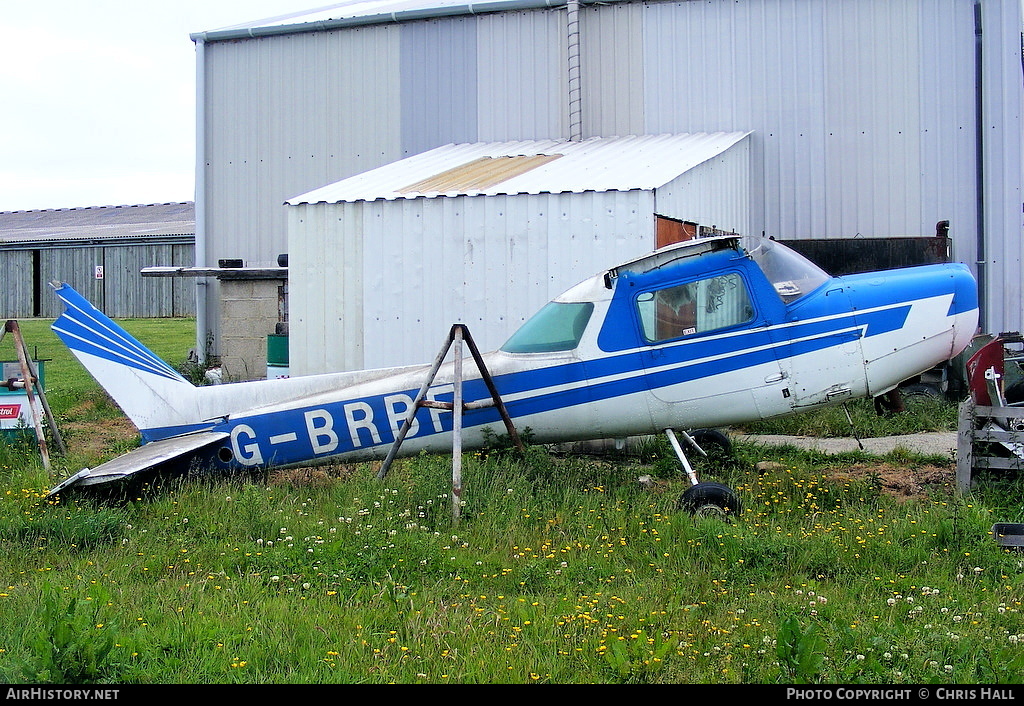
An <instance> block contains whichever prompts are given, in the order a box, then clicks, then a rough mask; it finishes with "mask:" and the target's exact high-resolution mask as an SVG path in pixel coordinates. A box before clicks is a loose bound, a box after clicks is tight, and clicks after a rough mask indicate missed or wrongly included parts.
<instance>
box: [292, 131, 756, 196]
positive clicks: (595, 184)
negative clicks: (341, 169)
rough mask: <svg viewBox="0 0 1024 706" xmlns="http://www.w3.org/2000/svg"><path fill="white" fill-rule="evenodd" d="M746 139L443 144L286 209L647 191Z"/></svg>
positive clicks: (740, 135) (736, 135)
mask: <svg viewBox="0 0 1024 706" xmlns="http://www.w3.org/2000/svg"><path fill="white" fill-rule="evenodd" d="M749 134H750V133H749V132H714V133H690V134H679V135H640V136H630V137H612V138H603V137H595V138H591V139H587V140H581V141H569V140H529V141H516V142H498V143H486V142H481V143H473V144H450V145H445V146H443V147H438V148H436V149H433V150H429V151H427V152H423V153H421V154H418V155H415V156H413V157H408V158H406V159H402V160H399V161H397V162H392V163H391V164H387V165H384V166H382V167H378V168H377V169H373V170H370V171H368V172H364V173H362V174H357V175H356V176H352V177H349V178H348V179H344V180H342V181H339V182H336V183H334V184H330V185H328V186H324V187H322V188H319V189H315V190H314V191H310V192H308V193H306V194H302V195H300V196H296V197H294V198H292V199H289V200H288V201H287V204H288V205H291V206H296V205H300V204H309V203H343V202H355V201H376V200H381V199H383V200H395V199H414V198H436V197H441V196H492V195H498V194H507V195H510V194H540V193H582V192H587V191H634V190H652V189H657V188H658V187H661V186H664V185H665V184H667V183H669V182H670V181H672V180H673V179H675V178H677V177H679V176H680V175H682V174H684V173H685V172H687V171H689V170H691V169H693V168H694V167H696V166H698V165H700V164H702V163H704V162H706V161H708V160H710V159H713V158H715V157H717V156H718V155H720V154H722V153H723V152H725V151H726V150H728V149H729V148H731V147H733V146H734V145H735V144H737V143H738V142H740V141H741V140H743V139H744V138H746V137H747V136H748V135H749Z"/></svg>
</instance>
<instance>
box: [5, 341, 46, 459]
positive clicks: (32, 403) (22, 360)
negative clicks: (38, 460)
mask: <svg viewBox="0 0 1024 706" xmlns="http://www.w3.org/2000/svg"><path fill="white" fill-rule="evenodd" d="M8 332H10V334H11V335H12V336H14V349H15V351H16V352H17V354H18V364H19V366H20V367H21V378H22V380H23V381H24V383H25V394H26V395H27V396H28V409H29V413H30V414H31V415H32V425H33V427H34V428H35V432H36V441H37V442H38V443H39V453H40V455H41V456H42V457H43V467H44V468H45V469H46V470H50V452H49V451H48V450H47V448H46V434H45V433H44V432H43V422H42V420H41V419H40V418H39V415H38V414H36V395H35V392H34V391H33V390H34V388H35V387H36V382H37V380H36V379H35V377H34V375H33V371H32V368H31V367H30V366H29V363H28V357H27V353H26V350H25V345H24V341H23V340H22V338H21V329H19V328H18V322H17V321H8V322H7V323H6V324H4V333H8Z"/></svg>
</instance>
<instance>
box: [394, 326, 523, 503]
mask: <svg viewBox="0 0 1024 706" xmlns="http://www.w3.org/2000/svg"><path fill="white" fill-rule="evenodd" d="M463 340H465V342H466V344H467V345H468V346H469V351H470V353H472V355H473V360H475V361H476V367H477V369H478V370H479V371H480V376H481V377H482V378H483V380H484V383H485V384H486V385H487V390H488V392H490V393H491V399H489V400H479V401H477V402H469V403H464V402H463V401H462V342H463ZM453 345H454V346H455V376H454V377H455V380H454V382H455V395H454V397H453V398H452V401H451V402H438V401H436V400H428V399H426V396H427V390H428V389H429V388H430V385H431V383H432V382H434V377H435V376H436V375H437V371H438V370H439V369H440V367H441V363H443V362H444V359H445V357H446V356H447V355H448V351H449V350H450V349H451V347H452V346H453ZM420 407H431V408H433V409H447V410H451V411H452V418H453V422H452V514H453V516H454V517H455V518H456V519H458V517H459V514H460V512H461V507H462V502H461V500H462V415H463V414H464V413H465V411H466V410H467V409H481V408H483V407H497V408H498V412H499V413H500V414H501V419H502V421H504V422H505V429H506V430H507V431H508V435H509V438H510V439H511V440H512V443H514V444H515V445H516V448H517V449H519V450H520V451H522V450H523V442H522V441H520V440H519V434H518V433H517V432H516V428H515V425H513V424H512V418H511V417H510V416H509V414H508V410H506V409H505V403H504V402H502V401H501V395H500V394H498V388H497V387H495V386H494V380H493V379H492V378H491V374H490V373H489V372H487V366H486V365H485V364H484V359H483V356H481V355H480V350H479V349H478V348H477V347H476V342H474V341H473V337H472V336H471V335H470V333H469V328H468V327H467V326H466V325H465V324H454V325H453V326H452V327H451V330H450V331H449V332H448V338H447V339H446V340H445V343H444V345H443V346H442V347H441V350H440V352H439V353H438V354H437V358H435V359H434V364H433V366H432V367H431V368H430V372H429V373H428V374H427V378H426V379H425V380H424V381H423V385H422V386H421V387H420V391H419V393H417V395H416V399H415V400H414V401H413V403H412V405H410V407H409V411H408V413H407V414H406V416H405V420H404V421H403V422H402V427H401V428H400V429H399V430H398V436H396V437H395V441H394V443H392V444H391V449H390V450H389V451H388V455H387V457H386V458H385V459H384V462H383V463H382V464H381V466H380V470H379V471H378V472H377V477H378V478H380V479H383V478H384V476H386V475H387V473H388V469H390V468H391V463H392V462H393V461H394V460H395V456H396V455H397V454H398V449H399V448H400V447H401V446H402V441H403V440H404V439H405V435H406V433H407V432H408V431H409V428H410V427H411V426H412V422H413V419H414V418H415V416H416V412H417V411H418V410H419V408H420ZM455 410H458V414H455Z"/></svg>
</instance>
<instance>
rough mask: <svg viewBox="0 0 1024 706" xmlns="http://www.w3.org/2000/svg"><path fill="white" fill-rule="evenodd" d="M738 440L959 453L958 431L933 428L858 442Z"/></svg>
mask: <svg viewBox="0 0 1024 706" xmlns="http://www.w3.org/2000/svg"><path fill="white" fill-rule="evenodd" d="M732 437H733V438H734V439H736V440H738V441H746V442H753V443H756V444H763V445H765V446H781V445H786V444H790V445H793V446H796V447H799V448H802V449H811V450H815V451H821V452H823V453H828V454H834V453H842V452H844V451H861V450H863V451H865V452H866V453H870V454H877V455H882V454H886V453H889V452H890V451H894V450H896V449H897V448H903V449H906V450H907V451H913V452H915V453H922V454H930V455H941V456H947V457H949V458H951V459H952V458H954V456H955V454H956V432H955V431H950V432H929V433H925V434H910V435H908V436H887V437H882V438H878V439H861V440H860V443H861V445H863V449H862V448H861V446H858V444H857V440H856V439H854V438H838V439H825V438H818V437H811V436H782V435H771V434H733V435H732Z"/></svg>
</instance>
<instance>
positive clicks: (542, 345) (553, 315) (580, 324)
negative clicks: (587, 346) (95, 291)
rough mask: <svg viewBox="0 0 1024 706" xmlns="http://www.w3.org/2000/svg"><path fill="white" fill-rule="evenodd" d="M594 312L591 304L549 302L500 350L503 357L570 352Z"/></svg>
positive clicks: (576, 344) (577, 343)
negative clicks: (503, 354)
mask: <svg viewBox="0 0 1024 706" xmlns="http://www.w3.org/2000/svg"><path fill="white" fill-rule="evenodd" d="M593 311H594V305H593V304H592V303H591V302H549V303H548V304H547V305H546V306H544V308H543V309H541V310H540V311H538V312H537V313H536V314H534V315H533V317H532V318H530V319H529V320H528V321H527V322H526V323H525V324H523V325H522V326H521V327H520V328H519V330H518V331H516V332H515V333H514V334H512V337H511V338H510V339H508V341H507V342H506V343H505V345H503V346H502V347H501V350H503V351H505V352H506V353H552V352H555V351H571V350H573V349H574V348H576V347H577V346H579V344H580V339H581V338H583V331H584V330H585V329H586V328H587V322H588V321H590V315H591V314H592V313H593Z"/></svg>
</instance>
